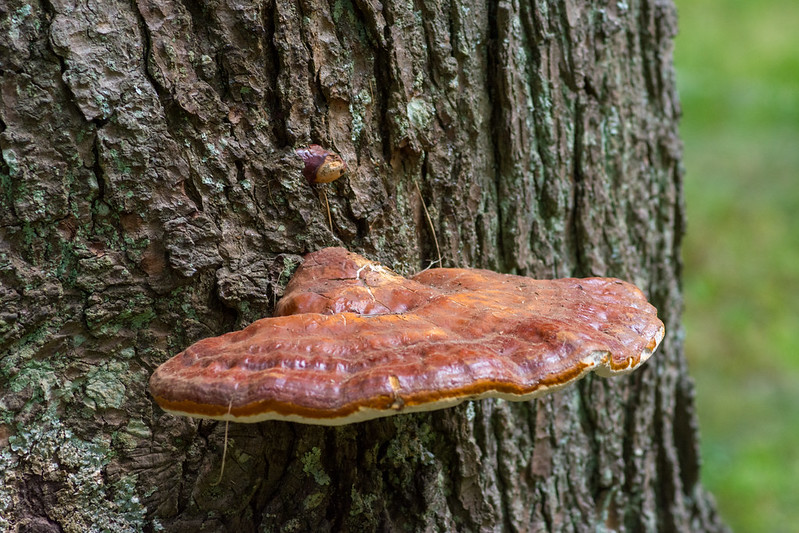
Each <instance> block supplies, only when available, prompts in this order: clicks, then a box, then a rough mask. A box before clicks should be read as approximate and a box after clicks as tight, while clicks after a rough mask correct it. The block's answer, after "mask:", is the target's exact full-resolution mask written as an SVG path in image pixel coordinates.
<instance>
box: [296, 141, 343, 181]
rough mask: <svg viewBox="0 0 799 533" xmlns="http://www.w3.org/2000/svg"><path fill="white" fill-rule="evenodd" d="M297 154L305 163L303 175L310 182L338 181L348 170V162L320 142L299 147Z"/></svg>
mask: <svg viewBox="0 0 799 533" xmlns="http://www.w3.org/2000/svg"><path fill="white" fill-rule="evenodd" d="M295 152H296V154H297V155H298V156H299V157H300V159H302V160H303V162H304V163H305V168H303V169H302V175H303V176H305V179H307V180H308V183H311V184H314V183H330V182H331V181H336V180H337V179H339V178H340V177H341V176H343V175H344V174H345V173H346V172H347V163H345V162H344V160H343V159H341V156H340V155H338V154H337V153H335V152H331V151H330V150H325V149H324V148H322V147H321V146H319V145H318V144H312V145H310V146H308V147H307V148H298V149H297V150H295Z"/></svg>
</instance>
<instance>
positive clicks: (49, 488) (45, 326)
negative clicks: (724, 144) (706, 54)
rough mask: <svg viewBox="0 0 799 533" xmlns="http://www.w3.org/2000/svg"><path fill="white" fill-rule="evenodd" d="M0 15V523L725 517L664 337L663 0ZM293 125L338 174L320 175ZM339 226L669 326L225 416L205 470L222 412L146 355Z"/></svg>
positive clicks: (14, 5)
mask: <svg viewBox="0 0 799 533" xmlns="http://www.w3.org/2000/svg"><path fill="white" fill-rule="evenodd" d="M0 28H2V33H0V61H2V63H0V76H1V77H2V82H1V83H2V85H1V86H0V98H2V105H1V106H0V146H1V147H2V161H0V339H1V342H0V349H2V362H1V363H0V384H2V389H3V394H2V404H0V407H2V413H1V415H2V416H1V418H0V479H2V484H1V485H0V530H5V529H8V530H11V531H14V530H17V531H41V532H50V531H52V532H55V531H65V532H81V533H82V532H85V531H190V532H194V531H225V530H230V531H375V530H376V531H596V530H604V529H608V530H618V531H629V532H638V531H721V530H723V529H724V526H723V525H722V524H721V522H720V521H719V519H718V518H717V516H716V514H715V511H714V506H713V503H712V500H711V499H710V497H709V496H708V495H707V494H706V493H705V492H704V490H703V489H702V487H701V486H700V484H699V458H698V447H697V427H696V418H695V414H694V406H693V391H692V384H691V381H690V379H689V377H688V376H687V371H686V365H685V360H684V358H683V354H682V329H681V326H680V310H681V305H682V299H681V293H680V259H679V245H680V239H681V236H682V232H683V225H684V221H683V210H682V205H681V202H682V196H681V195H682V192H681V189H682V186H681V179H682V174H681V169H680V157H681V153H680V151H681V148H680V142H679V140H678V137H677V119H678V115H679V105H678V101H677V96H676V93H675V87H674V72H673V69H672V63H671V61H672V55H671V49H672V40H671V39H672V37H673V35H674V33H675V31H676V13H675V9H674V6H673V5H672V3H671V2H670V1H668V0H641V1H632V2H630V3H627V2H624V1H622V2H610V3H608V4H607V5H605V4H602V3H599V2H594V3H590V2H589V3H583V2H576V1H574V0H570V1H566V2H546V1H535V2H530V3H520V2H518V1H517V0H507V1H500V2H485V3H476V2H471V1H470V0H417V1H415V2H405V1H402V0H383V2H382V3H381V2H379V1H377V0H354V1H351V0H336V1H335V2H322V1H318V0H297V1H295V0H266V1H265V2H263V3H257V2H248V1H247V0H239V1H233V0H228V1H209V2H205V3H203V4H202V5H200V4H198V3H195V2H193V1H184V2H171V1H170V0H138V1H136V2H121V1H113V0H112V1H105V2H96V1H94V0H88V1H85V2H79V3H73V2H69V1H64V0H45V1H43V2H38V1H36V0H33V1H32V2H31V1H24V2H23V1H21V0H7V1H6V2H5V3H4V4H3V5H2V6H0ZM310 143H317V144H321V145H323V146H325V147H327V148H330V149H334V150H336V151H337V152H338V153H339V154H341V156H342V157H343V158H344V159H345V160H346V162H347V163H348V165H349V168H350V172H349V174H348V176H347V177H345V178H343V179H340V180H338V181H336V182H334V183H332V184H330V185H326V186H310V185H309V184H308V183H307V182H306V181H305V180H304V178H303V176H302V163H301V161H300V160H299V159H298V158H297V157H296V156H295V154H294V149H295V148H297V147H302V146H307V145H308V144H310ZM417 187H418V189H417ZM425 207H426V210H427V212H429V219H428V216H427V214H426V212H425ZM338 245H340V246H345V247H347V248H349V249H350V250H353V251H356V252H359V253H361V254H363V255H365V256H367V257H369V258H370V259H374V260H379V261H381V262H383V263H384V264H386V265H388V266H390V267H392V268H394V269H395V270H397V271H399V272H400V273H404V274H410V273H413V272H415V271H418V270H420V269H422V268H425V267H428V266H430V264H431V263H432V262H434V261H436V260H437V259H438V251H437V247H438V248H440V253H441V256H442V259H443V264H444V265H445V266H461V267H466V266H472V267H483V268H490V269H493V270H497V271H500V272H511V273H517V274H523V275H529V276H536V277H562V276H587V275H608V276H616V277H621V278H624V279H627V280H630V281H633V282H635V283H636V284H638V285H639V286H640V287H641V288H642V289H643V290H644V291H645V292H646V293H647V294H648V296H649V298H650V299H651V300H652V302H653V303H654V304H655V305H656V306H657V307H658V309H659V311H660V316H661V318H662V319H663V320H664V322H665V323H666V328H667V335H666V339H665V340H664V342H663V344H662V346H661V348H660V349H659V350H658V352H657V353H656V354H655V356H653V358H652V359H651V360H650V362H649V363H648V364H647V365H645V367H644V368H642V369H640V370H638V371H637V372H635V373H634V374H632V375H631V376H629V377H625V378H617V379H609V380H604V379H598V378H596V379H595V378H593V377H589V378H587V379H586V380H584V381H583V382H581V383H579V384H578V385H577V386H573V387H570V388H568V389H566V390H563V391H561V392H558V393H556V394H553V395H551V396H549V397H546V398H544V399H541V400H538V401H534V402H529V403H518V404H516V403H507V402H503V401H497V400H485V401H476V402H469V403H466V404H464V405H461V406H459V407H456V408H453V409H448V410H445V411H439V412H434V413H427V414H413V415H402V416H395V417H392V418H387V419H380V420H375V421H370V422H365V423H360V424H354V425H350V426H344V427H341V428H323V427H315V426H304V425H298V424H292V423H282V422H264V423H260V424H252V425H244V424H231V425H230V434H229V438H228V447H227V459H226V465H225V469H224V475H223V476H222V478H221V481H220V482H219V483H218V484H217V483H216V481H217V478H218V477H219V475H220V468H221V466H222V449H223V440H224V432H225V427H224V424H221V423H216V422H209V421H202V422H201V421H198V420H195V419H188V418H181V417H174V416H171V415H167V414H165V413H164V412H163V411H161V410H160V409H159V408H158V407H157V406H156V405H155V404H154V402H153V401H152V399H151V398H150V397H149V395H148V393H147V388H146V387H147V380H148V377H149V375H150V374H151V372H152V371H153V369H154V368H155V367H156V366H157V365H158V364H160V363H162V362H163V361H165V360H166V359H167V358H169V357H170V356H171V355H174V354H175V353H177V352H179V351H180V350H182V349H183V348H185V347H186V346H188V345H189V344H190V343H192V342H194V341H197V340H199V339H201V338H204V337H207V336H212V335H218V334H221V333H224V332H226V331H230V330H233V329H236V328H240V327H241V326H244V325H246V324H248V323H250V322H252V321H253V320H255V319H257V318H261V317H264V316H268V315H270V313H271V312H272V309H273V307H274V303H275V301H276V299H277V298H279V297H280V295H281V293H282V290H283V287H284V286H285V284H286V282H287V281H288V279H289V277H290V275H291V272H292V271H293V268H294V266H295V265H296V264H297V263H298V261H299V260H300V256H301V254H303V253H305V252H309V251H313V250H317V249H319V248H322V247H325V246H338Z"/></svg>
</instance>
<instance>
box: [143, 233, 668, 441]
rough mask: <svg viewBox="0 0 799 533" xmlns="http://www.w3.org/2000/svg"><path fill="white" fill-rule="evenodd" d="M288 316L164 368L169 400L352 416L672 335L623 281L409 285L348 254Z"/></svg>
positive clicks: (495, 279)
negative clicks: (666, 331) (665, 332)
mask: <svg viewBox="0 0 799 533" xmlns="http://www.w3.org/2000/svg"><path fill="white" fill-rule="evenodd" d="M276 315H277V316H275V317H273V318H265V319H262V320H258V321H256V322H254V323H253V324H251V325H250V326H248V327H247V328H245V329H244V330H242V331H236V332H233V333H228V334H226V335H222V336H220V337H214V338H210V339H205V340H202V341H200V342H197V343H196V344H193V345H192V346H189V347H188V348H187V349H186V350H185V351H183V352H182V353H180V354H178V355H176V356H175V357H173V358H172V359H170V360H169V361H167V362H166V363H164V364H163V365H161V366H160V367H158V369H157V370H156V371H155V373H154V374H153V376H152V377H151V379H150V392H151V393H152V395H153V396H154V397H155V400H156V401H157V402H158V404H159V405H160V406H161V407H163V408H164V409H165V410H166V411H168V412H171V413H174V414H179V415H186V416H194V417H201V418H214V419H218V420H233V421H238V422H258V421H261V420H273V419H277V420H289V421H293V422H302V423H306V424H323V425H339V424H348V423H351V422H359V421H361V420H368V419H371V418H378V417H382V416H390V415H393V414H397V413H409V412H414V411H430V410H434V409H442V408H445V407H450V406H453V405H456V404H459V403H461V402H463V401H465V400H470V399H477V398H488V397H495V398H504V399H507V400H517V401H518V400H528V399H531V398H536V397H538V396H541V395H543V394H545V393H548V392H551V391H553V390H557V389H559V388H561V387H564V386H566V385H568V384H569V383H572V382H573V381H576V380H577V379H579V378H581V377H582V376H584V375H585V374H586V373H587V372H589V371H592V370H593V371H595V372H596V373H597V374H599V375H600V376H611V375H613V374H621V373H626V372H630V371H632V370H634V369H635V368H637V367H638V366H639V365H641V364H642V363H643V362H644V361H646V360H647V358H649V356H650V355H652V352H653V351H654V350H655V348H657V346H658V344H659V343H660V341H661V339H662V338H663V334H664V328H663V323H662V322H661V321H660V320H658V318H657V311H656V309H655V308H654V307H652V306H651V305H650V304H649V303H648V302H647V301H646V298H645V297H644V295H643V294H642V293H641V291H640V290H638V289H637V288H636V287H635V286H634V285H631V284H629V283H626V282H624V281H620V280H617V279H608V278H586V279H556V280H535V279H531V278H526V277H521V276H511V275H506V274H497V273H495V272H490V271H487V270H476V269H459V268H437V269H432V270H427V271H424V272H422V273H420V274H417V275H416V276H414V277H413V278H412V279H406V278H403V277H402V276H399V275H398V274H396V273H394V272H392V271H391V270H389V269H387V268H385V267H383V266H381V265H379V264H377V263H373V262H371V261H368V260H366V259H364V258H363V257H361V256H359V255H356V254H354V253H350V252H348V251H347V250H344V249H343V248H325V249H323V250H320V251H318V252H314V253H311V254H309V255H307V256H306V258H305V262H304V263H303V264H302V266H301V267H300V268H299V269H298V270H297V272H296V273H295V275H294V277H293V278H292V279H291V281H290V283H289V285H288V287H287V288H286V293H285V296H284V297H283V298H282V299H281V300H280V301H279V302H278V305H277V310H276Z"/></svg>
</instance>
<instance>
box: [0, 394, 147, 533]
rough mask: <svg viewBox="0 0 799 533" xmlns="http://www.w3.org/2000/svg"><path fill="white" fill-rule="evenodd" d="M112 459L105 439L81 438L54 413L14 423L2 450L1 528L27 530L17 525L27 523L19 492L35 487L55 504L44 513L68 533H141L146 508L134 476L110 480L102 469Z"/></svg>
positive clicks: (24, 505) (0, 472)
mask: <svg viewBox="0 0 799 533" xmlns="http://www.w3.org/2000/svg"><path fill="white" fill-rule="evenodd" d="M113 455H114V453H113V451H112V449H111V446H110V437H109V436H108V435H104V434H100V435H97V436H95V437H93V438H91V439H87V438H83V437H81V436H79V435H77V434H76V433H75V432H74V431H73V430H72V429H71V428H69V427H67V426H65V425H64V424H63V423H62V422H61V420H60V419H59V418H58V415H57V413H56V411H55V409H52V408H51V409H48V410H47V411H46V412H45V413H44V414H43V415H42V416H40V417H38V418H36V419H34V420H31V421H29V422H26V423H23V424H18V425H17V426H16V428H15V432H14V434H13V435H11V436H9V438H8V447H7V448H3V449H0V481H1V482H0V528H2V529H3V530H4V531H6V530H13V529H14V528H17V527H18V528H21V529H24V528H25V526H26V524H25V523H22V522H18V521H19V520H25V519H26V515H25V514H24V512H23V511H24V510H25V509H26V505H27V504H25V503H24V502H21V501H20V497H21V494H22V493H23V491H22V490H21V489H22V488H23V487H24V486H26V485H27V484H28V483H30V482H33V483H35V484H36V485H37V486H38V487H39V489H37V490H43V491H44V492H45V494H43V495H42V497H43V498H45V499H46V501H50V502H53V503H54V505H52V506H51V507H50V508H49V509H48V510H47V513H48V517H49V519H50V520H52V521H54V522H56V523H57V524H58V525H59V526H60V527H61V529H62V530H63V531H64V532H66V533H83V532H90V533H94V532H97V533H100V532H105V531H114V532H122V533H136V532H139V531H143V529H144V526H145V508H144V506H143V505H142V503H141V502H140V501H139V497H138V495H137V492H136V476H135V475H123V476H121V477H119V478H118V479H115V480H113V481H109V479H108V474H107V472H106V467H107V466H108V464H109V462H110V461H111V459H112V458H113ZM23 463H24V465H25V468H24V469H23V468H20V466H21V464H23ZM31 476H38V477H39V478H40V480H39V481H34V480H32V479H31ZM42 481H43V483H42Z"/></svg>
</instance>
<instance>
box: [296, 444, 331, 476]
mask: <svg viewBox="0 0 799 533" xmlns="http://www.w3.org/2000/svg"><path fill="white" fill-rule="evenodd" d="M302 471H303V472H305V473H306V474H308V475H309V476H312V477H313V478H314V481H316V483H317V484H319V485H330V476H329V475H327V473H326V472H325V470H324V467H323V466H322V450H320V449H319V448H317V447H316V446H314V447H313V449H311V451H310V452H308V453H306V454H305V455H303V457H302Z"/></svg>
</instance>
